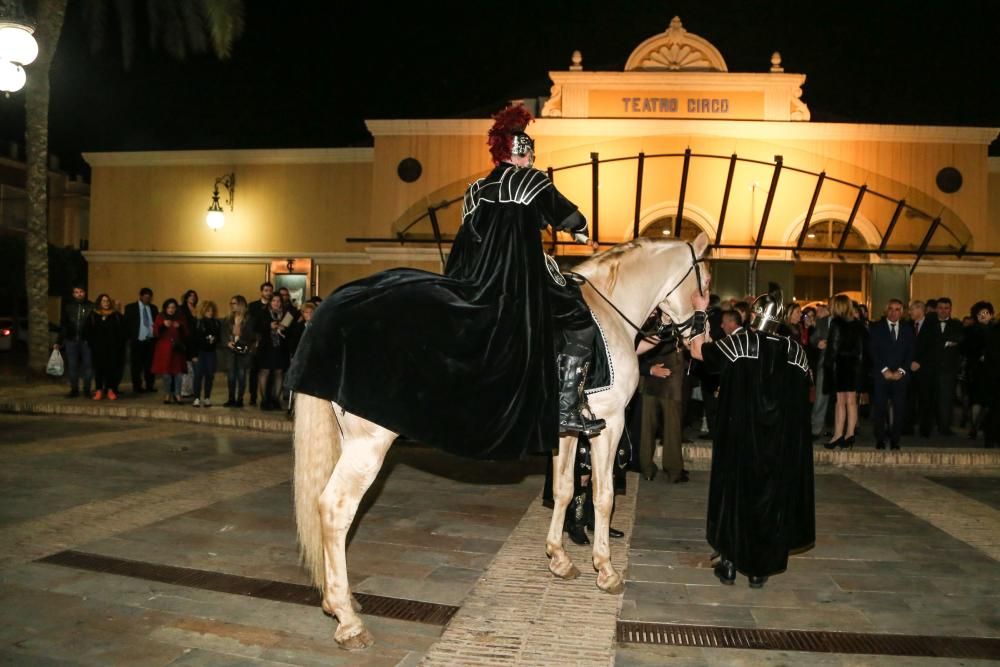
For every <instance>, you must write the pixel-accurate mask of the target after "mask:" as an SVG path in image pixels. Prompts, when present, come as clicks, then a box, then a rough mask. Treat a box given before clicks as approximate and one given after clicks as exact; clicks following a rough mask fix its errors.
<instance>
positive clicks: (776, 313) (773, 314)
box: [750, 284, 785, 333]
mask: <svg viewBox="0 0 1000 667" xmlns="http://www.w3.org/2000/svg"><path fill="white" fill-rule="evenodd" d="M784 312H785V306H784V304H782V302H781V288H780V287H778V286H777V285H774V284H772V285H771V286H770V288H769V289H768V291H767V294H762V295H760V296H759V297H757V298H756V299H754V302H753V306H751V307H750V326H752V327H753V328H754V329H757V330H758V331H763V332H764V333H774V332H775V331H777V330H778V326H779V325H780V324H781V316H782V315H783V314H784Z"/></svg>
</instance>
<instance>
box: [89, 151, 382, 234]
mask: <svg viewBox="0 0 1000 667" xmlns="http://www.w3.org/2000/svg"><path fill="white" fill-rule="evenodd" d="M230 171H232V172H233V173H235V174H236V196H235V202H234V208H233V210H232V211H230V210H229V207H228V206H225V207H224V208H225V214H226V224H225V226H224V227H223V228H222V229H220V230H218V231H212V230H211V229H209V227H208V226H207V225H206V224H205V213H206V211H207V210H208V207H209V204H210V203H211V195H212V185H213V184H214V183H215V179H216V178H217V177H218V176H220V175H222V174H224V173H228V172H230ZM371 174H372V165H371V163H369V162H359V163H332V164H327V163H320V164H237V165H232V166H230V167H224V166H218V165H204V166H129V167H100V166H98V167H95V168H94V170H93V173H92V180H93V186H92V190H91V232H90V248H91V249H92V250H103V251H128V250H155V251H199V252H220V253H227V252H277V253H284V252H285V251H291V252H296V251H301V250H309V251H312V252H336V251H345V250H348V246H347V244H346V243H345V241H344V238H345V237H347V236H354V235H360V234H361V233H362V232H363V231H364V226H365V223H366V221H367V220H368V217H369V210H370V203H371V198H372V178H371ZM221 194H222V196H221V197H220V200H221V201H222V202H224V201H225V192H224V191H223V192H222V193H221ZM352 249H354V248H352Z"/></svg>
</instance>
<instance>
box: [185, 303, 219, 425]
mask: <svg viewBox="0 0 1000 667" xmlns="http://www.w3.org/2000/svg"><path fill="white" fill-rule="evenodd" d="M217 316H218V308H216V307H215V302H214V301H208V300H206V301H202V302H201V305H199V306H198V318H197V320H196V322H195V326H194V335H193V336H192V338H193V343H194V357H192V361H193V362H194V403H192V404H191V405H192V406H194V407H196V408H198V407H206V408H210V407H212V384H213V383H214V382H215V370H216V368H217V367H218V358H217V356H216V352H215V349H216V348H217V347H218V345H219V340H220V339H221V338H222V325H221V324H220V323H219V320H218V319H217ZM202 386H204V387H205V398H204V399H202V397H201V388H202Z"/></svg>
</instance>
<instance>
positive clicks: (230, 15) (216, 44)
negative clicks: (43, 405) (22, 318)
mask: <svg viewBox="0 0 1000 667" xmlns="http://www.w3.org/2000/svg"><path fill="white" fill-rule="evenodd" d="M67 2H68V0H37V4H36V27H35V38H36V40H37V41H38V58H37V59H36V60H35V62H34V63H33V64H32V65H31V66H30V67H29V70H28V81H27V84H26V85H25V117H26V121H25V144H26V147H27V175H26V181H27V182H26V187H25V190H26V191H27V198H28V221H27V239H26V243H25V255H26V256H25V283H26V285H27V293H28V294H27V296H28V368H29V369H31V370H37V371H41V370H44V369H45V363H46V360H47V359H48V354H49V333H48V330H49V316H48V307H47V306H48V295H49V260H48V237H49V234H48V205H49V202H48V189H47V188H48V153H49V70H50V68H51V65H52V59H53V57H54V56H55V51H56V46H57V45H58V43H59V35H60V34H61V33H62V28H63V21H64V19H65V17H66V4H67ZM137 6H141V7H144V8H145V10H146V11H147V12H148V16H147V18H148V25H149V41H150V46H151V47H152V48H154V49H156V48H162V49H163V50H164V51H166V52H167V53H168V54H169V55H170V56H171V57H173V58H175V59H177V60H184V59H185V58H186V57H187V56H188V55H190V54H196V53H205V52H207V51H208V50H209V49H211V51H212V52H213V53H214V54H215V55H216V57H218V58H220V59H226V58H228V57H229V56H230V55H231V54H232V49H233V44H234V43H235V42H236V40H237V39H238V38H239V37H240V35H241V34H242V33H243V27H244V20H243V9H244V7H243V0H156V1H155V2H139V0H84V4H83V12H84V16H85V18H86V25H87V30H88V33H89V36H90V44H91V49H92V50H95V51H96V50H97V49H99V48H101V47H102V46H103V44H104V42H105V34H106V32H105V26H106V25H107V23H108V15H109V14H110V13H111V11H110V10H109V8H110V7H113V11H114V13H115V14H116V16H117V19H118V21H117V22H118V27H119V30H118V32H119V34H120V35H121V49H122V63H123V65H124V66H125V68H126V69H128V68H129V67H131V65H132V59H133V56H134V52H135V42H136V40H135V34H136V21H135V15H136V7H137Z"/></svg>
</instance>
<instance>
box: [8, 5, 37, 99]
mask: <svg viewBox="0 0 1000 667" xmlns="http://www.w3.org/2000/svg"><path fill="white" fill-rule="evenodd" d="M34 32H35V28H34V26H32V25H31V23H30V22H29V21H28V20H27V19H26V18H24V14H23V13H22V12H21V8H20V3H19V2H17V0H6V1H4V2H0V91H3V92H6V93H15V92H17V91H19V90H21V89H22V88H24V84H25V82H26V81H27V75H26V74H25V72H24V66H25V65H30V64H31V63H33V62H35V58H37V57H38V42H36V41H35V38H34V36H33V33H34Z"/></svg>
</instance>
